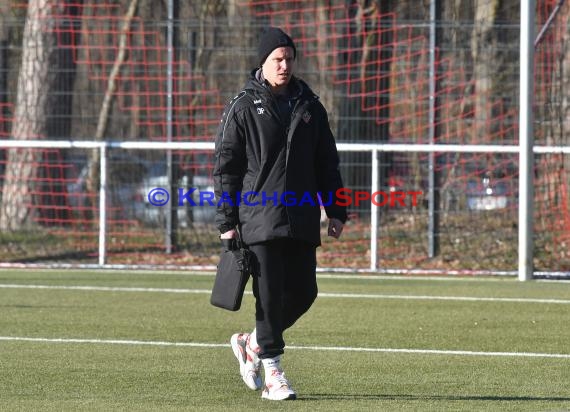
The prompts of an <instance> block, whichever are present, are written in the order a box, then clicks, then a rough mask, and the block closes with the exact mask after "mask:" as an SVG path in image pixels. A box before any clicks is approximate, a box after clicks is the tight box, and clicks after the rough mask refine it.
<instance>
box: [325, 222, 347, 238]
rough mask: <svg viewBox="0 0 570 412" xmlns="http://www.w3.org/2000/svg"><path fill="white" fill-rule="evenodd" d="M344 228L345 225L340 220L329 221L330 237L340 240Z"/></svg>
mask: <svg viewBox="0 0 570 412" xmlns="http://www.w3.org/2000/svg"><path fill="white" fill-rule="evenodd" d="M343 227H344V224H343V223H342V222H341V221H340V220H338V219H335V218H334V217H333V218H332V219H329V233H328V235H329V236H332V237H334V238H335V239H338V238H339V237H340V235H341V233H342V228H343Z"/></svg>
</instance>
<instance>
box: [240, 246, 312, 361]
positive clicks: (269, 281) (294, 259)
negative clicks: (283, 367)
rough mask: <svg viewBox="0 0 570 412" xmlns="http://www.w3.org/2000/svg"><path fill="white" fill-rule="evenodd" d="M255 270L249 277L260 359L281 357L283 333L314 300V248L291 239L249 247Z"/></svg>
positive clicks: (283, 344) (283, 343) (283, 345)
mask: <svg viewBox="0 0 570 412" xmlns="http://www.w3.org/2000/svg"><path fill="white" fill-rule="evenodd" d="M250 250H251V251H252V252H253V253H254V255H255V261H256V266H257V268H256V269H257V270H256V271H255V272H256V274H255V275H254V277H253V294H254V295H255V298H256V304H255V320H256V328H257V332H256V333H257V343H258V344H259V346H260V348H261V352H260V358H262V359H263V358H271V357H274V356H277V355H280V354H282V353H283V348H284V347H285V342H284V341H283V331H284V330H285V329H287V328H289V327H290V326H292V325H293V324H294V323H295V322H296V321H297V319H299V318H300V317H301V315H303V314H304V313H305V312H306V311H307V310H309V308H310V307H311V305H312V304H313V302H314V300H315V299H316V297H317V279H316V266H317V259H316V248H315V246H313V245H310V244H308V243H304V242H302V241H298V240H294V239H277V240H271V241H267V242H263V243H258V244H255V245H251V246H250Z"/></svg>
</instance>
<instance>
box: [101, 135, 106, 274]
mask: <svg viewBox="0 0 570 412" xmlns="http://www.w3.org/2000/svg"><path fill="white" fill-rule="evenodd" d="M99 150H100V151H101V153H100V156H99V158H100V160H99V162H100V163H99V181H100V185H99V265H100V266H103V265H104V264H105V260H106V257H107V256H106V249H107V245H106V242H105V239H106V237H107V144H106V142H102V143H101V146H99Z"/></svg>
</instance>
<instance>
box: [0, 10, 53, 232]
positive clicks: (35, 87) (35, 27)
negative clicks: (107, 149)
mask: <svg viewBox="0 0 570 412" xmlns="http://www.w3.org/2000/svg"><path fill="white" fill-rule="evenodd" d="M58 3H60V2H57V1H55V0H30V1H29V3H28V10H27V16H26V25H25V28H24V35H23V45H22V46H23V51H22V65H21V69H20V73H19V77H18V85H17V99H16V109H15V116H14V123H13V127H12V139H14V140H29V139H38V138H42V137H45V136H46V135H47V127H48V96H49V95H50V93H52V92H53V89H54V79H55V76H54V72H53V71H52V70H50V67H49V66H50V61H52V55H53V53H54V52H55V51H56V45H57V43H56V38H55V35H54V33H53V31H52V30H51V29H52V27H53V26H54V25H55V24H56V23H55V22H54V19H53V16H54V15H56V14H58V13H57V9H58ZM39 153H40V152H39V151H38V150H33V149H11V150H9V151H8V155H7V164H6V172H5V180H4V188H3V193H2V204H1V207H0V230H3V231H13V230H19V229H22V228H24V227H25V226H26V225H31V224H32V211H33V210H34V209H33V207H32V205H31V204H32V201H33V199H32V197H33V192H34V185H35V182H34V180H35V178H36V174H37V163H38V160H39Z"/></svg>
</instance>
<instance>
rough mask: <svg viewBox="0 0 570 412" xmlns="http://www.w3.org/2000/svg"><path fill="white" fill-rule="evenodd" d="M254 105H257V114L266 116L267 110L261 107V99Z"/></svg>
mask: <svg viewBox="0 0 570 412" xmlns="http://www.w3.org/2000/svg"><path fill="white" fill-rule="evenodd" d="M253 104H255V108H256V109H257V114H265V109H264V108H263V107H261V106H260V105H261V99H257V100H254V101H253Z"/></svg>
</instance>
